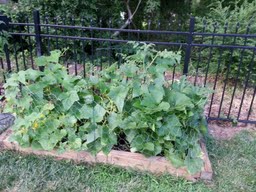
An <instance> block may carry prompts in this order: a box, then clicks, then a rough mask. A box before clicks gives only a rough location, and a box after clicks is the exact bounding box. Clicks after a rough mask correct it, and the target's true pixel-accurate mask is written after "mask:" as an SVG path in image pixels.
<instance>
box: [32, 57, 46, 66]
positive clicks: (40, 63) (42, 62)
mask: <svg viewBox="0 0 256 192" xmlns="http://www.w3.org/2000/svg"><path fill="white" fill-rule="evenodd" d="M35 63H36V65H37V66H39V67H41V66H46V65H47V63H48V62H47V57H46V56H41V57H37V58H35Z"/></svg>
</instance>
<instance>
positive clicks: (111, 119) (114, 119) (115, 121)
mask: <svg viewBox="0 0 256 192" xmlns="http://www.w3.org/2000/svg"><path fill="white" fill-rule="evenodd" d="M121 122H122V116H121V114H117V113H115V112H111V113H110V114H109V116H108V126H109V128H110V129H111V130H114V129H115V128H116V127H118V126H119V125H120V124H121Z"/></svg>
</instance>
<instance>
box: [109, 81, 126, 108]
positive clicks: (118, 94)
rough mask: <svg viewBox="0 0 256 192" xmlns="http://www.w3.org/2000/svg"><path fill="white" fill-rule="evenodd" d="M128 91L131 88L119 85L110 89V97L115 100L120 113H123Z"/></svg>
mask: <svg viewBox="0 0 256 192" xmlns="http://www.w3.org/2000/svg"><path fill="white" fill-rule="evenodd" d="M128 91H129V88H128V87H125V86H124V85H119V86H117V87H114V86H112V87H111V88H110V92H109V94H108V96H109V97H110V98H111V99H112V100H113V102H114V103H115V105H116V107H117V109H118V111H119V112H122V111H123V107H124V100H125V98H126V96H127V93H128Z"/></svg>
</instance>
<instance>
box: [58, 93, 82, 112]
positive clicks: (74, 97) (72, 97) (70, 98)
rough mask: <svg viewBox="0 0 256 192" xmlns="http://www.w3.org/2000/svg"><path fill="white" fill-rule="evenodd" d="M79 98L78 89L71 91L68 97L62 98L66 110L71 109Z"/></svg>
mask: <svg viewBox="0 0 256 192" xmlns="http://www.w3.org/2000/svg"><path fill="white" fill-rule="evenodd" d="M78 100H79V97H78V95H77V92H76V91H74V90H73V91H70V92H68V93H67V97H66V98H65V99H63V100H62V105H63V107H64V109H65V110H69V109H70V107H71V106H72V105H73V104H74V103H75V102H76V101H78Z"/></svg>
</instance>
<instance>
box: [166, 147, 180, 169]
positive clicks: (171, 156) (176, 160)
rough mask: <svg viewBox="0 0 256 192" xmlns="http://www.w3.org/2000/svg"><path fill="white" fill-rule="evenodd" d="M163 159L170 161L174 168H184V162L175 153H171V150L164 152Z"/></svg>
mask: <svg viewBox="0 0 256 192" xmlns="http://www.w3.org/2000/svg"><path fill="white" fill-rule="evenodd" d="M165 157H166V158H167V159H168V160H169V161H171V163H172V164H173V165H174V167H182V166H184V160H183V159H182V158H181V157H180V156H179V155H178V154H176V153H174V152H173V149H170V150H166V151H165Z"/></svg>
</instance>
